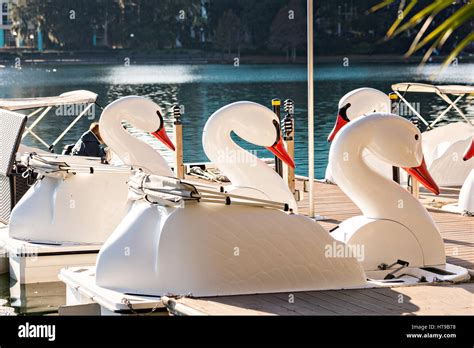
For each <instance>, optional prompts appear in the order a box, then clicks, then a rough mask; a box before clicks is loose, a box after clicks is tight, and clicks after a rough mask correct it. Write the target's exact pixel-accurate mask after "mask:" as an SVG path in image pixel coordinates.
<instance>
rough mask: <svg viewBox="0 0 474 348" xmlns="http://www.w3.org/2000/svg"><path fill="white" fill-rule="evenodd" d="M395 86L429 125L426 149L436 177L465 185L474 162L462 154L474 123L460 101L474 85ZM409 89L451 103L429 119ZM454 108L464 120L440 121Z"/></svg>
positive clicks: (444, 183)
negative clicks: (413, 99) (431, 119)
mask: <svg viewBox="0 0 474 348" xmlns="http://www.w3.org/2000/svg"><path fill="white" fill-rule="evenodd" d="M392 89H393V91H394V92H395V93H396V94H397V96H398V97H399V98H400V100H401V102H402V103H404V105H406V107H407V108H408V109H409V110H410V112H411V113H412V114H413V115H414V116H415V117H417V118H418V119H419V120H420V121H421V122H422V123H423V124H424V125H425V126H426V127H427V130H426V131H425V132H423V151H424V153H425V160H426V164H427V165H428V169H429V170H430V173H431V174H432V175H433V178H434V179H435V180H436V182H437V183H438V184H439V185H440V186H443V187H449V186H456V187H460V186H462V185H463V183H464V182H465V181H466V178H467V177H468V176H469V174H470V172H471V170H472V169H473V164H472V162H465V161H462V154H463V152H464V151H465V149H466V148H467V147H468V145H469V143H470V141H471V138H472V136H474V125H473V121H472V118H469V117H468V116H467V115H466V114H465V113H464V112H463V111H462V110H461V109H460V108H459V106H458V105H457V104H458V103H459V102H461V101H462V100H465V99H466V98H467V96H470V95H473V94H474V86H463V85H429V84H422V83H413V82H405V83H398V84H395V85H393V86H392ZM407 93H423V94H432V95H436V96H438V97H439V98H440V99H442V100H443V101H445V102H446V104H447V107H446V109H445V110H443V111H442V112H441V113H440V114H439V115H438V116H437V117H436V118H435V119H434V120H433V121H432V122H431V123H429V122H428V121H427V120H426V119H425V118H424V117H423V116H422V115H421V114H420V112H419V111H418V110H417V108H416V107H414V106H413V105H412V104H411V103H410V102H409V101H408V100H407V99H406V94H407ZM452 98H454V100H453V99H452ZM451 110H453V111H455V112H456V114H457V115H459V117H460V118H461V119H460V121H457V122H454V121H451V122H449V123H447V124H443V125H439V122H440V121H442V120H443V119H445V118H446V116H447V114H448V112H449V111H451Z"/></svg>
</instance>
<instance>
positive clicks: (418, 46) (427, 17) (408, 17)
mask: <svg viewBox="0 0 474 348" xmlns="http://www.w3.org/2000/svg"><path fill="white" fill-rule="evenodd" d="M394 2H395V0H385V1H384V2H382V3H380V4H378V5H376V6H374V7H373V8H372V9H371V11H370V12H376V11H378V10H380V9H383V8H385V7H387V6H389V5H391V4H393V3H394ZM417 3H418V0H410V2H409V3H408V4H407V3H406V1H404V0H403V1H402V2H401V3H400V5H399V10H398V13H399V15H398V17H397V19H396V20H395V22H394V23H393V24H392V26H391V27H390V29H389V30H388V32H387V34H386V37H387V39H391V38H393V37H396V36H398V35H400V34H402V33H406V32H407V31H410V30H413V29H415V30H417V34H416V36H415V38H414V39H413V42H412V44H411V45H410V48H409V49H408V51H407V52H406V56H411V55H412V54H414V53H415V52H418V51H420V50H422V49H424V48H425V49H426V53H425V55H424V57H423V59H422V63H425V62H426V61H427V60H428V59H429V58H430V57H431V55H432V54H433V52H434V51H435V50H436V49H438V50H439V49H442V48H443V46H445V45H446V43H447V42H448V40H449V39H450V38H451V37H452V35H453V34H454V33H457V34H458V35H460V36H461V39H460V40H459V38H456V40H455V43H454V45H453V48H452V51H451V53H450V54H449V55H448V57H447V59H446V60H445V63H444V64H445V66H446V65H449V64H450V63H451V61H452V60H453V59H454V58H455V57H456V56H457V55H458V54H459V53H460V52H461V51H462V50H463V49H464V48H466V47H467V46H469V44H470V43H471V42H474V34H473V33H472V21H473V19H474V2H473V1H471V0H467V1H453V0H435V1H431V2H430V3H428V4H424V5H423V6H421V8H417ZM443 15H444V16H443ZM440 17H441V18H440ZM438 19H439V23H437V24H435V25H433V24H434V23H435V21H436V20H438ZM428 45H429V47H428V48H427V46H428Z"/></svg>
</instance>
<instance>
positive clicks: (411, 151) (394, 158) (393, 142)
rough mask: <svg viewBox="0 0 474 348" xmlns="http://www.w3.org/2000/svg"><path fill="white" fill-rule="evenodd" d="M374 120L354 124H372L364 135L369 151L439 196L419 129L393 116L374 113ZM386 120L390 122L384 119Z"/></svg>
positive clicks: (343, 131) (345, 129) (341, 132)
mask: <svg viewBox="0 0 474 348" xmlns="http://www.w3.org/2000/svg"><path fill="white" fill-rule="evenodd" d="M372 117H373V120H372V121H373V122H368V121H367V122H360V121H361V119H360V118H359V119H357V120H355V121H353V123H356V122H357V123H358V124H357V125H354V126H355V127H356V128H358V126H359V125H362V124H363V125H370V126H369V127H366V126H365V127H364V128H365V132H364V134H363V135H361V136H362V137H364V138H365V140H364V141H363V142H365V144H364V145H365V147H366V148H367V150H369V151H370V152H371V153H373V154H374V155H375V156H376V157H378V158H380V159H382V160H383V161H384V162H387V163H389V164H390V165H392V166H396V167H401V168H403V169H404V170H405V171H407V172H408V173H409V174H410V175H412V176H413V177H415V178H416V179H417V180H418V181H419V182H420V183H422V184H423V186H425V187H426V188H427V189H428V190H430V191H431V192H433V193H434V194H436V195H438V194H439V187H438V185H437V184H436V182H435V180H434V179H433V178H432V177H431V174H430V173H429V171H428V169H427V167H426V163H425V160H424V155H423V148H422V136H421V132H420V130H419V129H418V127H416V126H415V125H413V124H412V123H411V122H410V121H408V120H406V119H404V118H403V117H400V116H397V115H393V114H388V113H375V114H372V115H371V118H372ZM384 117H387V119H386V120H384ZM347 129H348V127H345V128H343V129H341V130H340V131H339V132H337V134H336V137H335V139H337V138H338V137H339V136H341V137H343V136H344V135H343V134H344V133H346V131H347ZM366 132H368V133H366ZM352 145H353V144H352Z"/></svg>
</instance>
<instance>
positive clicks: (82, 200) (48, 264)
mask: <svg viewBox="0 0 474 348" xmlns="http://www.w3.org/2000/svg"><path fill="white" fill-rule="evenodd" d="M35 158H36V159H38V158H40V159H42V160H46V161H48V162H47V164H46V165H45V166H43V167H41V168H35V167H32V168H33V169H34V170H35V171H37V172H38V173H40V176H41V178H40V179H39V180H37V181H36V182H35V184H34V185H33V186H32V187H31V188H30V189H29V190H28V191H27V192H26V194H25V195H24V196H23V197H22V198H21V199H20V201H19V202H18V203H17V204H16V205H15V207H14V208H13V210H12V213H11V216H10V223H9V225H6V226H4V227H3V228H2V229H0V248H1V249H2V250H3V253H4V254H5V255H4V256H5V257H3V258H2V267H1V270H2V271H3V273H7V272H9V273H10V277H11V278H12V279H15V280H17V281H18V282H20V284H28V283H36V282H51V281H57V274H58V272H59V270H60V269H61V268H62V267H67V266H73V265H75V266H77V265H84V266H85V265H93V264H94V263H95V261H96V258H97V254H98V252H99V249H100V247H101V246H102V244H103V243H104V241H105V240H106V239H107V238H108V236H109V235H110V234H111V233H112V231H113V230H114V228H115V227H116V226H117V224H118V223H119V222H120V220H121V219H122V217H123V216H124V214H125V209H126V202H127V195H128V193H127V192H128V187H127V184H126V182H127V180H128V179H129V177H130V173H131V172H130V170H128V169H125V168H120V169H117V170H118V172H113V171H114V168H113V167H111V166H105V165H101V164H97V160H92V159H88V158H79V157H70V156H56V155H41V156H36V157H35ZM64 160H68V162H69V165H72V164H74V165H76V166H79V167H81V166H82V167H83V166H85V167H86V168H88V167H87V166H91V167H92V166H93V168H95V171H93V170H92V171H90V172H87V173H84V172H81V173H78V172H69V173H68V172H67V171H62V170H56V169H57V168H56V165H57V164H59V163H64V162H63V161H64ZM52 163H54V165H53V164H52ZM82 167H81V168H82ZM101 168H102V169H107V172H101V171H100V169H101ZM110 171H112V172H113V173H110ZM102 197H107V198H108V199H107V202H108V203H107V204H104V201H103V200H102V199H101V198H102Z"/></svg>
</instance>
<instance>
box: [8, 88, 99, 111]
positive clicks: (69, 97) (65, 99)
mask: <svg viewBox="0 0 474 348" xmlns="http://www.w3.org/2000/svg"><path fill="white" fill-rule="evenodd" d="M96 100H97V94H95V93H93V92H90V91H86V90H78V91H71V92H67V93H63V94H61V95H59V96H54V97H42V98H11V99H0V109H6V110H11V111H15V110H28V109H37V108H43V107H54V106H59V105H75V104H91V103H95V101H96Z"/></svg>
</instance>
